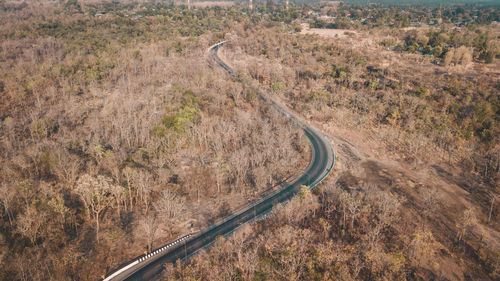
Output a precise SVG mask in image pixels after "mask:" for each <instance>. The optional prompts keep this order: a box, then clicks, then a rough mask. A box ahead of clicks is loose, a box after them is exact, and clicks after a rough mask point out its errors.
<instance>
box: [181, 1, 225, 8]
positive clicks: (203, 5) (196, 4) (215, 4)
mask: <svg viewBox="0 0 500 281" xmlns="http://www.w3.org/2000/svg"><path fill="white" fill-rule="evenodd" d="M175 3H176V4H178V5H180V4H182V5H186V4H187V3H186V2H175ZM189 5H190V6H191V7H197V8H206V7H230V6H233V5H234V3H233V2H224V1H203V2H191V3H190V4H189Z"/></svg>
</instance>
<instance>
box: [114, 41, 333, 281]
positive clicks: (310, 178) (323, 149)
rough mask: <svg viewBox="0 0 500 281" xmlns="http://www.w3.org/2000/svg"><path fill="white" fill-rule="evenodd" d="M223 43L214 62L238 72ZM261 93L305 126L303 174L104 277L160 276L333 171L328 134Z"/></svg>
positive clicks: (213, 53) (213, 49)
mask: <svg viewBox="0 0 500 281" xmlns="http://www.w3.org/2000/svg"><path fill="white" fill-rule="evenodd" d="M224 43H225V42H221V43H218V44H216V45H214V46H212V47H211V48H210V49H209V52H210V53H209V54H210V57H211V59H212V60H213V61H214V62H215V63H217V64H218V65H219V66H220V67H222V68H224V69H225V70H226V71H227V72H228V73H229V74H230V75H232V76H235V71H234V70H233V69H232V68H231V67H230V66H229V65H227V64H226V63H225V62H224V61H222V60H221V59H220V58H219V56H218V50H219V48H220V47H222V46H223V45H224ZM259 93H260V98H261V99H263V100H265V101H267V102H269V103H271V104H273V106H274V107H275V108H276V109H277V110H278V111H280V112H281V113H282V114H284V115H286V116H287V117H289V118H290V119H292V120H293V121H295V123H296V124H297V126H299V127H301V128H302V129H303V130H304V133H305V135H306V136H307V138H308V139H309V141H310V145H311V148H312V158H311V163H310V164H309V167H308V168H307V170H306V171H305V172H304V174H302V176H300V177H299V178H297V179H295V180H294V181H293V182H291V183H285V184H283V187H282V188H281V189H280V190H278V191H276V192H274V193H272V194H269V195H267V196H266V197H264V198H263V199H261V200H259V201H257V202H255V203H253V204H252V205H251V206H249V207H247V208H246V209H243V210H241V211H239V212H237V213H235V214H233V215H231V216H230V217H228V218H226V219H225V220H223V221H222V222H219V223H217V224H215V225H213V226H211V227H209V228H207V229H205V230H203V231H201V232H199V233H197V234H189V235H187V236H184V237H182V238H179V239H178V240H176V241H174V242H172V243H169V244H167V245H165V246H163V247H160V248H158V249H155V250H154V251H153V252H152V253H151V254H149V255H146V256H140V257H138V258H136V259H135V260H134V261H132V262H130V263H128V264H126V265H125V266H124V267H122V268H120V269H119V270H117V271H115V272H113V273H111V274H110V275H109V276H108V277H106V278H105V279H104V280H106V281H108V280H113V281H118V280H152V279H157V277H158V276H159V275H160V274H161V271H162V269H163V265H164V264H166V263H174V262H175V261H177V260H178V259H185V258H188V257H190V256H191V255H193V254H195V253H197V252H198V251H199V250H201V249H203V248H205V247H207V246H209V245H211V244H212V243H213V242H214V241H215V239H216V238H217V237H218V236H221V235H223V236H228V235H230V234H231V233H233V232H234V231H235V230H236V229H237V228H238V227H240V226H241V225H243V224H245V223H248V222H250V221H253V220H255V219H258V218H261V217H264V216H266V215H267V214H268V213H269V212H270V211H271V210H272V208H273V206H274V205H276V204H278V203H283V202H286V201H287V200H289V199H290V198H292V197H293V196H294V195H296V194H297V193H298V192H299V191H300V187H301V186H302V185H307V186H309V188H310V189H312V188H313V187H315V186H316V185H317V184H318V183H320V182H321V181H322V180H323V179H324V178H325V177H326V176H327V175H328V174H329V173H330V171H331V169H332V168H333V164H334V163H335V153H334V151H333V147H332V145H331V143H330V141H329V140H328V138H327V137H326V136H325V135H324V134H323V133H321V132H320V131H319V130H318V129H316V128H314V127H312V126H310V125H308V124H306V123H305V122H303V121H302V120H300V119H299V118H298V117H297V116H295V115H293V114H292V113H291V112H289V111H287V110H286V109H285V107H283V106H282V105H280V104H279V103H277V102H276V101H274V100H273V99H271V98H269V97H268V96H267V95H265V94H264V93H262V92H259Z"/></svg>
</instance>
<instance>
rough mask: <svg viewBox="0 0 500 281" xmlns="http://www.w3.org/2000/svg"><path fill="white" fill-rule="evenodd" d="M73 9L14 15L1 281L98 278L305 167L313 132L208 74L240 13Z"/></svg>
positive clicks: (5, 114)
mask: <svg viewBox="0 0 500 281" xmlns="http://www.w3.org/2000/svg"><path fill="white" fill-rule="evenodd" d="M72 8H73V7H72V6H69V7H68V6H67V5H66V6H64V5H62V6H61V5H41V6H37V5H36V4H34V5H33V6H28V7H25V8H22V9H20V10H14V11H7V12H6V11H4V12H1V13H2V17H1V18H2V19H1V21H2V24H1V25H0V28H1V30H0V36H1V38H2V39H1V43H0V69H1V70H0V72H1V78H0V83H1V85H2V88H1V102H0V108H1V109H0V112H1V117H0V118H1V120H2V122H1V145H0V154H1V169H0V182H1V185H0V194H1V196H0V202H1V203H0V205H1V207H2V208H1V211H2V213H1V215H2V216H1V218H2V219H1V223H0V229H1V232H0V233H1V247H2V248H1V260H2V262H1V270H0V278H1V279H6V280H78V279H80V280H96V279H98V278H99V277H100V276H101V275H103V274H104V273H105V271H106V268H103V266H102V265H103V264H109V265H111V266H116V265H117V264H120V263H122V262H124V261H127V260H128V259H130V258H132V257H134V256H136V255H138V254H142V253H143V252H144V251H145V250H149V249H151V247H152V246H159V243H161V242H167V241H169V240H171V239H174V238H176V237H177V236H179V235H184V234H187V233H189V232H191V231H195V230H198V229H201V228H203V227H206V226H207V225H209V224H210V223H213V222H214V221H215V220H217V219H220V218H222V217H223V216H226V215H227V214H229V213H230V212H231V211H232V210H233V209H234V208H237V207H238V206H239V205H241V204H246V203H247V202H248V201H247V200H249V199H255V198H258V195H259V193H260V192H262V191H266V190H269V189H271V188H273V187H275V186H276V185H277V184H278V183H280V182H281V181H283V180H286V179H287V178H288V177H290V176H293V175H295V173H296V172H297V171H298V170H301V169H303V168H304V167H305V165H306V163H307V161H308V157H309V154H308V150H309V147H308V146H307V143H306V142H305V140H304V137H303V136H302V134H301V132H300V131H299V130H298V129H297V128H295V127H293V125H292V124H290V123H289V122H288V121H287V120H285V119H283V118H282V117H281V116H280V115H279V114H278V113H276V112H275V111H274V110H271V109H270V108H269V106H267V105H265V104H262V102H260V101H259V100H258V99H257V96H256V94H255V92H254V91H253V90H251V89H247V88H245V87H244V86H242V85H241V84H240V83H237V82H233V81H231V80H230V79H227V77H225V76H224V75H223V73H221V72H220V71H218V69H215V70H214V69H212V68H210V67H209V64H208V61H207V58H206V56H205V52H206V50H207V48H208V47H209V45H210V44H211V43H213V42H217V41H218V40H219V39H218V38H219V37H218V36H220V34H223V31H218V32H221V33H216V32H212V29H213V30H215V29H219V27H220V26H221V24H222V25H224V24H223V21H224V20H230V19H228V18H229V17H228V15H227V14H228V13H229V11H226V10H216V9H212V10H202V11H198V12H191V11H188V10H186V9H183V8H180V7H174V8H172V9H170V10H166V9H165V11H169V14H168V15H165V16H161V17H157V18H146V17H143V18H138V19H130V18H124V17H117V16H106V17H102V18H97V17H94V16H85V15H83V14H79V13H73V12H72ZM122 8H123V7H122ZM82 9H84V10H85V9H86V8H85V7H82ZM87 9H90V8H88V7H87ZM136 10H138V11H140V8H139V7H137V9H136ZM125 11H127V12H128V13H132V12H133V11H134V10H133V9H131V10H125ZM180 12H184V16H183V17H181V16H180ZM211 21H215V22H214V23H212V22H211ZM205 24H207V25H208V26H205ZM186 26H188V27H189V26H191V27H192V30H184V28H186ZM191 32H193V33H196V35H192V36H189V33H191ZM184 33H187V34H184ZM96 269H99V270H96Z"/></svg>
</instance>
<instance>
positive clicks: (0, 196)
mask: <svg viewBox="0 0 500 281" xmlns="http://www.w3.org/2000/svg"><path fill="white" fill-rule="evenodd" d="M14 197H15V192H14V191H13V190H11V188H10V187H9V185H8V184H7V183H5V182H3V183H2V185H0V202H1V203H2V206H3V209H4V211H5V213H7V217H8V218H9V223H10V225H11V226H12V210H11V209H12V204H13V203H14Z"/></svg>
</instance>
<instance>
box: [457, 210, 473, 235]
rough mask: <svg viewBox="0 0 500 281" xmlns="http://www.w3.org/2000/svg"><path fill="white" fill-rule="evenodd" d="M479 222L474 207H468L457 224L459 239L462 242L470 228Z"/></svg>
mask: <svg viewBox="0 0 500 281" xmlns="http://www.w3.org/2000/svg"><path fill="white" fill-rule="evenodd" d="M476 223H477V219H476V214H475V212H474V209H472V208H467V209H466V210H465V211H464V212H463V214H462V215H461V216H460V217H459V218H458V221H457V223H456V226H457V237H456V238H457V241H458V242H460V241H462V239H463V238H464V236H465V235H466V234H467V232H468V231H470V229H471V228H472V227H473V226H475V225H476Z"/></svg>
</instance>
